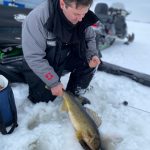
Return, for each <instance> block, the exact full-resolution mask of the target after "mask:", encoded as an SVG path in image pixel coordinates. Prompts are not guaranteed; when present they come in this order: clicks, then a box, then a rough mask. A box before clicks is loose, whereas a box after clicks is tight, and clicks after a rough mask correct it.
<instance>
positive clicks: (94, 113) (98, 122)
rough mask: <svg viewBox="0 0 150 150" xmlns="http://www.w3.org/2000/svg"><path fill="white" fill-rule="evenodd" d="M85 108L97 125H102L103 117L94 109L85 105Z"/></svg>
mask: <svg viewBox="0 0 150 150" xmlns="http://www.w3.org/2000/svg"><path fill="white" fill-rule="evenodd" d="M84 108H85V111H86V112H87V113H88V115H89V116H90V117H91V118H92V119H93V121H94V122H95V124H96V125H97V127H99V126H100V125H101V123H102V119H101V118H100V117H99V116H98V114H97V113H96V112H95V111H93V110H92V109H90V108H87V107H84Z"/></svg>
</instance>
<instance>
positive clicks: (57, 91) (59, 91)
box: [51, 83, 64, 96]
mask: <svg viewBox="0 0 150 150" xmlns="http://www.w3.org/2000/svg"><path fill="white" fill-rule="evenodd" d="M63 89H64V86H63V84H62V83H60V84H58V85H56V86H54V87H52V88H51V92H52V95H54V96H63Z"/></svg>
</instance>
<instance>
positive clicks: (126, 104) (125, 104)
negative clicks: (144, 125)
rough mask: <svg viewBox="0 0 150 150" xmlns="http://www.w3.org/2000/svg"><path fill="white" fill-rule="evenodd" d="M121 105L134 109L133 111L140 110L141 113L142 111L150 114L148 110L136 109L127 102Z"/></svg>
mask: <svg viewBox="0 0 150 150" xmlns="http://www.w3.org/2000/svg"><path fill="white" fill-rule="evenodd" d="M120 104H122V105H124V106H127V107H130V108H132V109H136V110H139V111H142V112H145V113H149V114H150V112H149V111H147V110H144V109H141V108H137V107H134V106H131V105H129V104H128V102H127V101H123V102H122V103H120Z"/></svg>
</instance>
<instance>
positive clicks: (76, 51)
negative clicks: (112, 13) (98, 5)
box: [22, 0, 101, 104]
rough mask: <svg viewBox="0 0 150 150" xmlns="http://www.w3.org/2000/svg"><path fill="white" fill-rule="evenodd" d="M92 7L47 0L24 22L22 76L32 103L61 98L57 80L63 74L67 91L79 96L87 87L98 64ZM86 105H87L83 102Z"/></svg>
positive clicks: (85, 1) (72, 0)
mask: <svg viewBox="0 0 150 150" xmlns="http://www.w3.org/2000/svg"><path fill="white" fill-rule="evenodd" d="M92 3H93V0H46V1H44V2H43V3H42V4H40V5H39V6H38V7H36V8H35V9H34V10H32V11H31V12H30V13H29V15H28V16H27V18H26V20H25V21H24V24H23V29H22V48H23V54H24V61H23V74H24V77H25V79H26V82H27V83H28V85H29V99H30V100H31V101H32V102H33V103H37V102H48V101H50V100H51V101H53V100H54V99H55V98H56V96H62V95H63V88H64V86H63V84H62V83H61V82H60V78H61V76H62V73H63V71H64V70H67V71H69V72H71V74H70V78H69V81H68V84H67V88H66V90H67V91H70V92H71V93H73V94H74V95H76V96H79V95H80V94H81V93H82V92H83V91H86V89H87V87H88V86H89V84H90V82H91V80H92V78H93V75H94V73H95V71H96V68H97V66H98V65H99V64H100V63H101V60H100V58H99V55H98V50H97V49H96V41H95V36H96V35H95V32H94V31H93V29H92V28H91V25H92V24H94V23H96V22H97V21H98V18H97V17H96V15H95V14H94V13H93V12H92V11H90V10H89V9H90V6H91V5H92ZM45 86H47V88H45ZM81 91H82V92H81ZM85 103H90V102H89V101H88V100H86V99H85V101H84V102H83V104H85Z"/></svg>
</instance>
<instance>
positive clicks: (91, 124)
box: [62, 91, 101, 150]
mask: <svg viewBox="0 0 150 150" xmlns="http://www.w3.org/2000/svg"><path fill="white" fill-rule="evenodd" d="M63 99H64V100H63V105H62V110H63V111H66V112H68V114H69V118H70V120H71V122H72V125H73V127H74V129H75V131H76V137H77V139H78V140H79V142H80V144H81V145H82V146H83V143H84V144H85V145H86V146H87V147H88V148H89V149H90V150H100V149H101V140H100V133H99V131H98V126H99V125H100V123H101V120H100V118H99V117H98V115H97V114H96V113H95V112H94V111H92V110H90V109H88V108H85V107H83V106H82V105H81V103H80V100H79V99H78V98H77V97H75V96H73V95H72V94H70V93H68V92H66V91H64V94H63ZM87 111H88V112H87ZM91 116H92V117H91ZM93 118H94V120H93Z"/></svg>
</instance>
